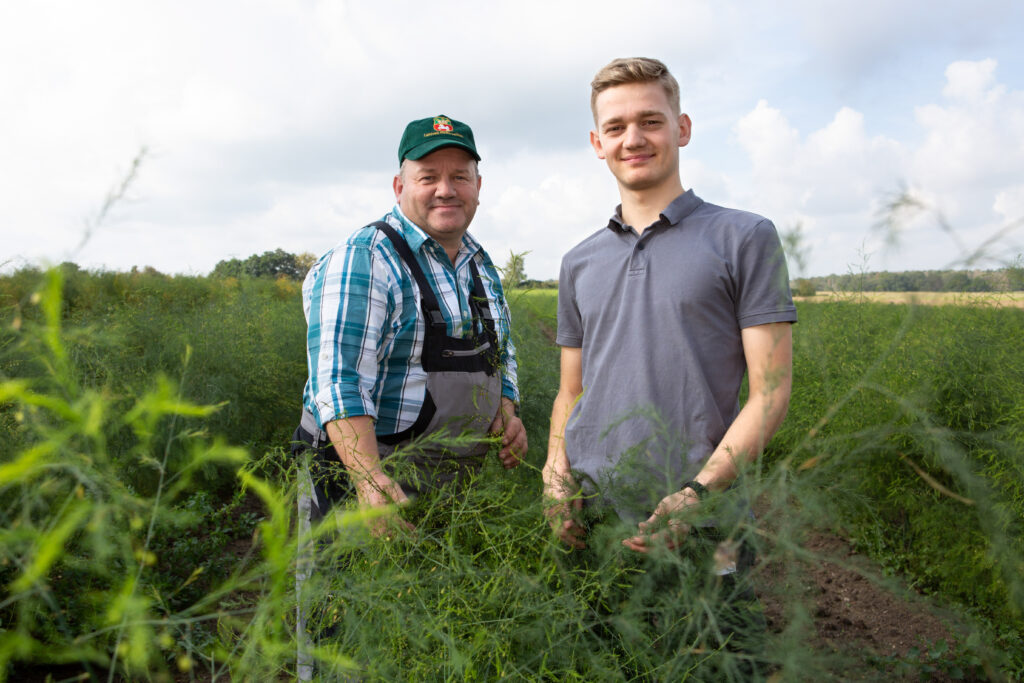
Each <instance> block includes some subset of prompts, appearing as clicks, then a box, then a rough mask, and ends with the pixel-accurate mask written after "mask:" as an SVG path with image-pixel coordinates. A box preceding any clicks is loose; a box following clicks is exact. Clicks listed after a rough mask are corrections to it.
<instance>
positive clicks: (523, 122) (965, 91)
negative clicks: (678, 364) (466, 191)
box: [0, 0, 1024, 278]
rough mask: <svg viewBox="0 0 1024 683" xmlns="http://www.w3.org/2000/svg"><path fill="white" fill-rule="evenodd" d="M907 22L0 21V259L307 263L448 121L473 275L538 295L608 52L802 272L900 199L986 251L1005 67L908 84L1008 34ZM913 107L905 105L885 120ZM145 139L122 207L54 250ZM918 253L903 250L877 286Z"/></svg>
mask: <svg viewBox="0 0 1024 683" xmlns="http://www.w3.org/2000/svg"><path fill="white" fill-rule="evenodd" d="M932 4H933V3H923V2H912V3H901V4H899V6H898V7H895V6H892V3H883V2H880V1H876V0H869V1H868V2H866V3H856V4H854V3H850V4H848V5H847V4H842V3H840V4H839V5H834V4H833V3H828V4H827V5H828V7H825V6H823V5H821V4H820V3H809V2H807V1H806V0H789V1H788V2H783V3H782V4H781V5H780V6H779V7H778V8H773V9H772V10H771V11H768V10H760V9H757V10H755V9H752V8H751V7H750V6H748V5H747V4H744V3H731V2H711V1H710V0H693V1H688V2H685V3H678V2H654V3H651V4H648V5H646V6H645V8H644V11H643V12H642V13H640V14H639V15H637V14H630V13H625V12H624V11H623V10H622V8H621V5H620V4H618V3H614V2H611V1H610V0H600V1H596V2H590V3H586V4H583V3H572V2H568V3H550V2H543V1H540V0H529V1H527V2H523V3H515V4H513V3H506V4H502V3H491V4H486V3H472V2H468V1H467V2H461V1H460V0H455V1H454V2H452V3H449V4H448V5H446V6H445V9H437V8H435V7H434V6H433V5H426V4H424V3H422V2H412V0H401V1H399V2H394V3H387V4H382V3H362V2H338V1H335V0H314V1H311V2H292V1H290V0H269V1H267V2H260V3H247V2H240V1H235V0H232V1H229V2H218V3H212V4H211V3H205V4H201V3H198V2H193V1H190V0H182V1H180V2H174V3H171V2H146V3H138V2H130V1H129V0H95V2H89V3H81V2H73V1H71V0H50V1H46V2H34V3H4V4H3V5H0V63H3V64H4V65H5V68H4V69H2V70H0V117H2V118H3V125H0V150H3V154H2V155H0V186H2V187H4V188H10V189H9V190H7V191H5V192H0V216H2V217H3V223H2V225H0V235H2V242H3V245H4V255H3V257H0V261H4V260H6V259H8V258H11V257H17V256H22V257H27V258H31V259H36V258H41V257H45V258H48V259H49V260H51V261H60V260H62V259H64V258H68V257H73V258H75V259H76V260H78V261H79V262H80V263H82V265H85V266H96V265H100V264H105V265H108V266H110V267H116V268H127V267H130V266H131V265H140V266H141V265H146V264H149V265H153V266H155V267H157V268H160V269H161V270H168V271H172V272H176V271H192V272H197V271H198V272H202V271H204V270H206V269H208V268H209V267H211V266H212V265H213V264H214V263H216V261H218V260H220V259H222V258H228V257H230V256H246V255H248V254H251V253H258V252H260V251H264V250H266V249H273V248H277V247H281V248H284V249H287V250H289V251H295V252H299V251H314V252H318V251H322V250H323V249H325V248H327V247H329V246H331V245H333V244H334V243H335V242H336V241H338V240H339V239H341V238H342V237H343V236H344V234H345V233H346V232H347V231H348V230H351V229H352V228H354V227H356V226H358V225H362V224H364V223H365V222H367V221H369V220H372V219H374V218H376V217H378V216H380V215H381V214H382V213H383V212H384V211H386V210H387V209H388V208H389V207H390V205H391V202H392V196H391V192H390V177H391V174H392V173H393V171H394V168H395V166H396V165H397V160H396V159H395V148H396V145H397V138H398V136H399V133H400V131H401V128H402V126H403V125H404V124H405V122H407V121H408V120H410V119H412V118H415V117H419V116H423V115H426V114H429V113H437V112H441V111H444V112H446V113H448V114H450V115H453V116H457V117H461V118H463V119H464V120H466V121H469V122H471V123H472V124H473V127H474V130H475V131H476V132H477V137H478V141H479V143H480V146H481V151H482V153H483V156H484V164H483V167H482V171H483V174H484V190H483V195H482V199H483V202H484V203H483V205H482V207H481V210H480V213H479V214H478V217H477V220H476V221H475V223H474V226H473V228H472V229H473V231H474V232H475V233H476V234H477V235H478V236H479V237H480V238H481V240H482V241H483V242H484V244H485V246H486V247H487V248H488V249H489V250H490V251H491V253H492V255H493V256H494V257H495V259H496V260H499V261H501V260H503V259H504V257H505V256H506V255H507V253H508V251H509V250H513V251H516V252H522V251H530V254H529V255H528V256H527V262H526V268H527V273H528V275H530V276H531V277H540V278H548V277H554V276H555V275H556V274H557V267H558V262H559V261H560V259H561V255H562V253H563V252H564V251H565V250H566V249H567V248H568V247H569V246H571V245H572V244H573V243H575V241H577V240H578V239H580V238H582V237H583V236H585V235H587V234H589V233H591V232H593V231H594V230H596V229H597V228H598V227H600V225H602V224H603V222H604V221H605V220H606V219H607V217H608V215H609V214H610V212H611V210H612V208H613V206H614V205H615V203H616V202H617V192H616V191H615V186H614V182H613V180H612V178H611V176H610V174H609V173H608V171H607V169H606V168H605V167H604V166H603V165H602V164H601V163H600V162H599V161H597V160H596V159H594V158H593V154H592V152H591V151H590V150H589V149H588V148H587V146H586V133H587V130H588V128H589V126H590V124H591V121H590V112H589V101H588V97H589V88H588V83H589V80H590V78H591V77H592V76H593V73H594V71H596V69H597V68H598V67H600V66H601V65H602V64H604V63H605V62H607V61H608V60H609V59H611V58H612V57H617V56H624V55H631V54H648V55H653V56H657V57H659V58H662V59H663V60H664V61H665V62H666V63H668V64H669V66H670V67H671V68H672V69H673V72H674V73H675V75H676V76H677V78H678V79H679V80H680V83H681V85H682V90H683V99H684V105H686V106H687V108H688V110H689V111H690V113H691V114H692V115H693V116H694V120H695V131H696V132H695V139H694V141H693V142H692V143H691V144H690V146H689V147H687V148H686V149H685V150H684V151H683V154H682V170H683V180H684V183H685V184H686V186H687V187H691V186H692V187H693V188H694V189H695V190H696V191H697V192H698V194H700V195H701V196H703V197H704V198H706V199H707V200H709V201H712V202H715V203H720V204H725V205H730V206H737V207H740V208H747V209H751V210H755V211H759V212H761V213H764V214H766V215H769V216H770V217H772V218H773V219H775V220H776V222H777V223H778V224H779V225H780V226H782V227H786V226H788V225H791V224H793V223H795V222H797V221H802V222H803V225H804V227H805V231H806V232H807V234H808V239H809V240H810V241H811V243H812V246H813V247H814V250H813V251H812V253H811V261H812V268H818V267H819V265H818V264H820V268H824V269H828V270H844V269H845V265H844V264H845V263H848V262H850V261H851V260H855V259H856V258H857V257H856V250H857V248H858V246H859V245H860V244H861V243H862V242H863V240H864V236H865V235H869V226H870V224H871V223H872V222H873V221H874V215H873V211H874V209H873V207H874V206H876V205H877V204H878V198H879V196H881V195H882V194H883V193H884V192H886V191H891V190H892V189H893V188H894V187H896V185H897V182H898V181H900V180H903V181H905V182H906V183H907V184H908V185H909V186H911V187H912V188H914V189H915V191H917V192H918V193H919V194H920V195H921V196H925V197H932V198H934V201H935V202H936V204H937V206H938V208H940V209H941V210H942V211H943V212H944V213H945V214H946V215H947V216H948V217H949V218H950V220H951V221H953V222H955V223H956V224H957V225H972V226H973V225H978V226H982V227H983V228H984V229H985V230H987V229H989V228H991V227H993V226H995V225H996V223H999V222H1000V221H1004V222H1005V221H1006V220H1009V218H1010V216H1011V215H1012V213H1013V212H1014V211H1016V210H1017V209H1016V208H1015V207H1018V206H1019V202H1018V200H1019V197H1020V190H1019V187H1020V180H1019V179H1020V178H1021V177H1024V173H1022V171H1024V169H1022V168H1021V163H1020V161H1019V160H1020V159H1024V146H1022V145H1024V124H1022V117H1024V103H1022V102H1021V97H1022V94H1021V87H1022V86H1021V82H1020V75H1019V74H1020V72H1019V71H1018V70H1015V69H1017V68H1018V67H1019V63H1016V62H1014V61H1013V60H1012V59H1010V58H1009V57H1008V56H1006V54H1005V53H999V51H998V48H999V46H1001V45H1002V44H1003V43H1000V42H995V43H993V45H995V47H993V50H994V51H993V52H991V53H983V54H980V55H974V54H973V53H972V54H970V55H969V54H967V53H963V54H961V53H960V52H957V51H956V50H954V51H953V52H956V54H953V55H952V56H951V57H949V58H945V59H944V61H942V62H941V63H940V66H939V67H936V68H934V71H932V70H930V69H932V67H931V66H926V65H930V64H932V63H933V62H934V59H935V57H934V54H933V53H937V52H941V51H942V50H947V48H948V46H951V45H952V46H957V45H960V44H965V43H964V41H965V40H967V41H968V42H970V41H974V42H975V43H978V44H981V45H983V46H984V45H985V43H984V41H985V40H986V39H987V38H989V37H992V36H996V37H998V36H1003V35H1004V34H1010V33H1013V31H1012V30H1011V29H1012V28H1013V27H1014V26H1016V25H1018V24H1019V22H1018V24H1015V23H1014V22H1015V21H1016V17H1017V15H1019V14H1020V12H1019V11H1017V10H1014V9H1013V5H1011V4H1006V3H1000V2H997V1H996V0H983V5H982V7H983V11H976V7H975V6H972V7H973V8H974V9H971V8H966V6H965V9H963V10H960V9H956V10H953V9H949V8H945V9H943V8H939V9H938V10H933V8H932ZM829 8H831V9H829ZM1008 8H1009V9H1008ZM986 12H987V14H986ZM453 14H454V15H458V16H459V18H460V20H459V21H458V22H454V21H453V20H452V16H453ZM627 14H628V16H627ZM933 15H934V16H933ZM929 17H932V18H929ZM908 25H909V27H910V28H909V29H908V28H907V26H908ZM947 27H952V28H947ZM851 28H852V29H856V30H851ZM954 29H955V30H954ZM961 29H962V30H961ZM964 36H968V38H964ZM895 38H900V40H896V39H895ZM979 41H980V42H979ZM947 51H948V50H947ZM943 54H946V53H945V52H943ZM918 56H924V57H927V58H928V60H931V61H925V62H922V65H921V66H920V67H918V68H916V70H914V71H913V76H914V77H913V78H910V79H904V80H903V81H899V82H896V81H898V80H899V79H896V78H895V77H893V76H891V75H890V73H889V72H890V68H889V67H890V66H892V65H894V64H898V63H902V64H903V65H904V66H903V69H904V71H899V72H898V74H899V75H900V76H904V75H905V74H906V73H907V71H906V69H907V68H908V67H907V66H906V65H907V64H908V63H909V62H910V61H912V59H913V58H916V57H918ZM972 56H976V57H979V59H976V60H975V61H970V59H969V57H972ZM901 60H902V61H901ZM818 63H822V64H826V65H827V68H823V69H818V70H817V73H818V76H814V72H815V70H814V69H808V68H807V67H808V65H811V66H813V65H815V64H818ZM843 65H845V66H843ZM947 65H948V69H947V72H946V82H945V85H944V86H943V84H942V83H941V76H942V69H943V68H945V67H946V66H947ZM997 65H998V66H997ZM846 67H849V68H846ZM1007 70H1009V71H1008V72H1007ZM897 71H898V70H897ZM821 73H827V75H828V77H827V78H821V77H820V74H821ZM865 75H872V78H866V77H865ZM911 88H916V90H914V91H913V92H915V93H917V94H916V96H915V97H916V99H914V100H912V102H913V104H920V105H921V106H919V107H918V108H917V109H916V110H915V109H914V108H913V106H911V105H906V103H905V102H904V106H903V108H901V109H895V108H893V107H895V105H892V104H891V103H892V102H893V101H903V100H901V99H900V95H904V96H905V95H906V92H907V91H908V90H910V89H911ZM925 89H926V90H925ZM940 90H941V93H940ZM922 92H924V93H926V94H924V95H922V94H920V93H922ZM850 93H855V94H860V95H864V94H865V93H867V95H868V96H866V97H865V96H861V97H860V98H859V99H857V98H851V97H849V94H850ZM854 100H857V101H856V102H855V101H854ZM878 103H881V104H878ZM876 105H877V106H876ZM893 122H896V123H897V124H899V125H900V126H904V128H903V129H901V130H900V131H899V132H898V133H893V132H891V131H892V124H893ZM897 127H898V126H897ZM730 136H732V137H730ZM143 145H146V146H148V148H149V149H150V155H149V156H148V157H147V160H146V161H145V163H144V164H143V167H142V169H141V171H140V175H139V178H138V181H137V182H136V183H135V185H134V186H133V187H132V189H131V191H130V193H129V198H128V200H127V201H125V202H123V203H122V204H120V205H118V206H117V207H115V209H114V211H113V212H112V213H111V215H110V216H109V217H108V220H107V221H106V223H105V224H104V225H101V226H99V228H98V230H97V232H96V233H95V235H94V236H93V238H92V240H91V241H90V243H89V244H88V245H86V247H85V249H84V250H83V251H81V252H77V253H72V251H71V250H72V249H73V248H74V246H75V245H77V243H78V242H79V240H80V238H81V235H82V233H83V225H84V224H85V223H86V222H87V221H88V220H89V219H90V217H91V216H94V215H95V213H96V211H97V209H98V207H99V206H100V204H101V203H102V201H103V198H104V196H105V195H106V193H107V191H108V190H109V189H110V188H111V187H113V186H114V185H116V184H117V182H118V181H119V180H120V178H121V177H122V176H123V174H124V173H125V171H126V170H127V168H128V165H129V163H130V162H131V159H132V158H133V157H134V155H135V154H136V153H137V152H138V150H139V149H140V148H141V147H142V146H143ZM931 242H934V243H936V244H935V245H930V246H929V249H931V250H932V251H933V252H934V253H931V255H930V256H928V258H929V259H931V261H930V262H934V261H941V260H942V259H943V258H945V259H946V260H947V261H948V260H949V258H950V252H949V250H948V249H949V244H948V243H949V240H948V239H947V240H945V241H944V242H943V244H944V245H945V246H944V247H943V248H945V249H946V251H944V252H943V251H942V250H941V249H940V248H939V246H937V243H938V240H934V239H933V240H931ZM924 251H927V250H924ZM851 254H852V255H851ZM924 258H925V256H924V254H923V253H918V251H917V250H914V251H913V252H909V251H908V250H904V251H903V252H901V253H900V259H902V260H899V261H897V260H894V261H893V267H899V264H903V263H905V264H907V265H906V267H915V266H914V264H916V263H924V262H925V260H924Z"/></svg>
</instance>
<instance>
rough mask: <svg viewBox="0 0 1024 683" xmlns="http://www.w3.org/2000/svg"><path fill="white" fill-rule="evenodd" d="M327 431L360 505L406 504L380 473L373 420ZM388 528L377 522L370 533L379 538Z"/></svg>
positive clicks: (349, 421) (354, 420)
mask: <svg viewBox="0 0 1024 683" xmlns="http://www.w3.org/2000/svg"><path fill="white" fill-rule="evenodd" d="M326 429H327V436H328V438H330V440H331V445H333V446H334V450H335V451H337V453H338V457H339V458H340V459H341V462H342V464H343V465H344V466H345V469H346V470H348V474H349V476H350V477H351V478H352V484H353V486H355V489H356V497H357V498H358V499H359V504H360V505H362V506H365V507H381V506H385V505H390V504H391V503H397V504H402V503H405V502H406V501H408V497H407V496H406V495H405V492H404V491H402V487H401V486H399V485H398V483H397V482H396V481H395V480H394V479H392V478H391V477H389V476H388V475H387V474H385V473H384V470H382V469H381V466H380V452H379V451H378V450H377V435H376V433H375V432H374V430H373V419H372V418H370V417H368V416H366V415H360V416H358V417H349V418H344V419H341V420H334V421H333V422H328V423H327V426H326ZM395 521H396V522H397V523H398V525H399V526H400V527H404V528H406V529H408V530H410V531H411V530H412V529H413V526H412V524H410V523H409V522H406V521H405V520H402V519H397V518H396V520H395ZM387 526H388V520H376V521H375V523H374V524H373V526H372V527H371V532H372V533H373V534H374V535H375V536H381V535H383V534H385V533H386V532H387Z"/></svg>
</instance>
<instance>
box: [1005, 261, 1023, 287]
mask: <svg viewBox="0 0 1024 683" xmlns="http://www.w3.org/2000/svg"><path fill="white" fill-rule="evenodd" d="M1006 286H1007V288H1008V289H1009V290H1010V291H1013V292H1019V291H1020V290H1022V289H1024V254H1017V258H1015V259H1014V260H1013V263H1011V264H1010V265H1009V266H1008V267H1007V268H1006Z"/></svg>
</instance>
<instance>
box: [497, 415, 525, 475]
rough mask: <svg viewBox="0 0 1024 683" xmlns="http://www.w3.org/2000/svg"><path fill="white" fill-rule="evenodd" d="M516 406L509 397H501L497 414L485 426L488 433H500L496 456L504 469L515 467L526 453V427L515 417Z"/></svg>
mask: <svg viewBox="0 0 1024 683" xmlns="http://www.w3.org/2000/svg"><path fill="white" fill-rule="evenodd" d="M515 410H516V406H515V404H514V403H513V402H512V401H510V400H509V399H507V398H505V397H502V399H501V406H500V407H499V408H498V413H497V415H495V416H494V420H492V421H491V426H490V427H488V428H487V433H488V434H494V435H499V434H500V435H501V450H499V451H498V458H499V459H500V460H501V464H502V466H503V467H504V468H505V469H507V470H508V469H512V468H513V467H517V466H518V465H519V463H520V462H522V461H523V456H524V455H526V450H527V442H526V427H524V426H523V421H522V420H520V419H519V418H518V417H516V413H515Z"/></svg>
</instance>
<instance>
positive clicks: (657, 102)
mask: <svg viewBox="0 0 1024 683" xmlns="http://www.w3.org/2000/svg"><path fill="white" fill-rule="evenodd" d="M594 113H595V123H596V126H597V130H594V131H591V132H590V144H591V145H593V147H594V151H595V152H597V156H598V158H599V159H604V160H605V161H606V162H607V163H608V168H609V169H610V170H611V172H612V175H614V176H615V179H616V180H617V181H618V183H619V187H620V189H623V190H629V191H632V192H659V191H662V190H665V191H668V190H671V191H675V188H676V187H679V188H681V187H682V185H681V183H680V180H679V148H680V147H683V146H685V145H686V144H687V143H688V142H689V141H690V117H689V116H687V115H686V114H676V113H675V111H674V109H673V107H672V106H671V105H670V104H669V100H668V95H667V94H666V93H665V89H664V88H663V87H662V86H661V85H660V84H659V83H657V82H645V83H625V84H623V85H617V86H614V87H611V88H608V89H606V90H603V91H602V92H601V93H600V94H599V95H598V96H597V99H596V100H595V102H594Z"/></svg>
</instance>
